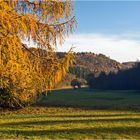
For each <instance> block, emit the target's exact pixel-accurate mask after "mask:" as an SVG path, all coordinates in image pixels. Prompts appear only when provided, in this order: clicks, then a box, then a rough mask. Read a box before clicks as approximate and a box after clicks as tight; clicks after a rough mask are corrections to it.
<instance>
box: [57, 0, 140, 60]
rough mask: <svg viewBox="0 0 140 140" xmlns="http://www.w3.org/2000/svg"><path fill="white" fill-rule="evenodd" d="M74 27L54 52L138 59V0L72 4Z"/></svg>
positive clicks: (117, 58)
mask: <svg viewBox="0 0 140 140" xmlns="http://www.w3.org/2000/svg"><path fill="white" fill-rule="evenodd" d="M74 6H75V14H76V20H77V23H78V25H77V28H76V29H75V31H74V33H73V34H72V35H70V36H69V37H67V38H66V39H65V43H64V44H63V46H59V47H58V51H68V50H69V49H70V48H71V47H72V46H73V47H74V51H75V52H94V53H97V54H99V53H103V54H105V55H106V56H109V57H110V58H112V59H115V60H117V61H119V62H127V61H138V60H140V1H125V0H124V1H115V0H114V1H105V0H103V1H100V0H98V1H84V0H82V1H80V0H79V1H78V0H77V1H74Z"/></svg>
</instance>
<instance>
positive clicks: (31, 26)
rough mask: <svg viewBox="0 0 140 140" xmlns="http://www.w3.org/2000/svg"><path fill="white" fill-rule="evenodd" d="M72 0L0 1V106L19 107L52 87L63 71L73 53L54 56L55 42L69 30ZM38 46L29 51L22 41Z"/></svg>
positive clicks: (70, 60) (71, 26) (66, 67)
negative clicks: (28, 41)
mask: <svg viewBox="0 0 140 140" xmlns="http://www.w3.org/2000/svg"><path fill="white" fill-rule="evenodd" d="M72 11H73V5H72V2H71V1H68V0H66V1H61V0H43V1H42V0H34V1H29V0H21V1H13V0H1V1H0V102H1V103H0V105H1V106H10V107H15V106H18V107H21V106H22V105H23V103H27V102H31V101H32V100H33V99H34V98H35V97H36V95H37V94H38V93H41V92H43V91H48V90H50V89H52V88H53V87H54V86H55V85H56V84H57V83H58V82H59V81H60V80H61V78H62V76H64V75H65V74H66V72H67V71H68V68H69V65H70V64H72V62H73V59H74V56H73V54H72V52H70V53H68V54H67V55H66V56H65V57H64V58H63V59H59V58H57V57H56V55H55V46H56V45H57V41H56V40H59V42H60V43H62V42H63V41H64V37H65V35H67V34H68V33H69V32H71V31H72V29H73V27H74V25H75V18H74V17H71V16H72ZM26 39H28V40H33V41H34V42H35V43H36V44H37V45H38V48H40V49H39V50H38V51H37V52H30V51H28V48H27V47H25V46H24V47H23V44H22V42H21V40H26Z"/></svg>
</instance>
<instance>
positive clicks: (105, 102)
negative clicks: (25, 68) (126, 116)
mask: <svg viewBox="0 0 140 140" xmlns="http://www.w3.org/2000/svg"><path fill="white" fill-rule="evenodd" d="M38 105H45V106H46V105H47V106H62V107H63V106H68V107H83V108H91V109H113V110H114V109H115V110H117V109H118V110H130V109H132V110H140V91H131V90H129V91H125V90H124V91H117V90H116V91H108V90H89V89H88V88H82V89H78V90H73V89H63V90H56V91H52V93H51V95H50V96H49V97H43V98H42V100H41V101H40V102H39V103H38Z"/></svg>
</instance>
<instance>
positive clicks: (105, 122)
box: [0, 89, 140, 139]
mask: <svg viewBox="0 0 140 140" xmlns="http://www.w3.org/2000/svg"><path fill="white" fill-rule="evenodd" d="M64 91H65V92H64ZM80 91H81V92H80V93H79V91H78V90H77V91H74V92H73V90H63V92H62V91H55V92H53V93H52V95H51V96H49V97H48V98H44V99H42V100H41V101H40V102H41V103H43V105H47V104H48V105H49V106H50V104H53V102H54V101H55V102H54V105H56V106H58V105H60V106H62V105H63V104H66V103H67V101H68V100H70V102H68V105H72V104H73V105H74V106H75V107H76V105H79V106H80V105H82V106H83V105H84V104H83V103H85V102H84V98H85V100H86V99H89V96H90V98H91V97H92V98H93V97H94V96H95V98H94V99H90V100H89V102H90V104H92V107H95V106H96V107H97V106H98V107H99V106H103V105H105V104H108V105H110V106H112V103H113V102H115V108H114V110H113V107H114V106H112V107H111V108H109V109H108V108H104V109H100V110H99V109H98V110H97V108H95V109H94V108H92V109H91V108H88V107H89V106H88V105H89V103H88V104H85V107H87V108H85V109H83V108H81V109H80V108H70V107H45V106H44V107H41V106H40V107H37V106H34V107H27V108H24V109H21V110H16V111H2V110H1V116H0V139H140V110H139V108H136V109H135V108H133V109H132V108H130V107H131V106H132V105H133V104H134V100H135V105H137V106H139V104H140V102H138V100H140V98H138V94H136V96H135V95H132V93H133V92H132V91H131V92H128V96H126V93H123V92H122V91H118V92H114V93H113V92H104V93H103V91H102V92H101V91H100V92H99V91H96V92H95V91H94V93H92V92H93V91H90V92H89V91H87V90H86V89H84V90H83V91H82V90H80ZM58 93H60V94H61V95H60V94H58ZM64 93H65V95H64ZM70 93H71V96H72V97H73V101H72V97H71V98H69V97H70ZM101 93H102V94H101ZM116 93H117V95H115V94H116ZM86 94H87V95H86ZM92 94H93V95H92ZM58 95H59V96H58ZM80 95H81V96H80ZM108 95H110V96H108ZM121 95H122V96H121ZM124 95H125V96H124ZM74 96H75V97H76V98H74ZM62 97H63V99H62ZM78 97H79V98H78ZM130 97H131V98H132V100H131V99H130ZM100 98H101V99H102V100H103V98H104V102H102V104H101V102H99V103H98V100H99V99H100ZM115 98H119V99H118V100H115ZM122 98H123V99H124V98H125V101H124V104H119V103H120V100H122ZM111 99H112V100H111ZM113 99H114V100H113ZM61 100H63V102H61ZM80 100H81V102H80ZM70 103H71V104H70ZM117 104H118V106H117V109H116V105H117ZM94 105H95V106H94ZM121 105H122V107H121ZM90 107H91V106H90ZM119 107H120V108H121V109H120V110H119Z"/></svg>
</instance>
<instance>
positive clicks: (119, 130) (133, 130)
mask: <svg viewBox="0 0 140 140" xmlns="http://www.w3.org/2000/svg"><path fill="white" fill-rule="evenodd" d="M139 132H140V127H112V128H74V129H61V130H57V129H54V130H30V131H26V130H0V133H2V134H3V135H5V134H10V135H15V136H17V137H18V136H19V135H20V136H24V137H35V136H39V137H41V136H47V137H49V138H52V137H63V138H68V137H69V136H72V135H73V136H74V135H75V136H76V135H78V134H79V135H82V136H84V135H87V136H94V135H95V134H96V135H99V136H100V135H101V134H102V133H104V134H105V133H107V134H112V133H116V134H119V135H131V136H134V137H136V136H137V137H140V133H139Z"/></svg>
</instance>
